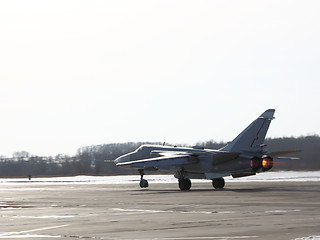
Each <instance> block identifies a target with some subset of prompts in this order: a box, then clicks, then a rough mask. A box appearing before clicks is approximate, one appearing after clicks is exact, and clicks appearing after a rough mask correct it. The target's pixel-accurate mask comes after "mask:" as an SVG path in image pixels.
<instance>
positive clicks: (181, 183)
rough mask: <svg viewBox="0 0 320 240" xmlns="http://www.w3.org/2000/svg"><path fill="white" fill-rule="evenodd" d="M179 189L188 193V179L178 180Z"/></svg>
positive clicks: (189, 185)
mask: <svg viewBox="0 0 320 240" xmlns="http://www.w3.org/2000/svg"><path fill="white" fill-rule="evenodd" d="M179 188H180V190H181V191H188V190H190V188H191V181H190V179H189V178H181V179H179Z"/></svg>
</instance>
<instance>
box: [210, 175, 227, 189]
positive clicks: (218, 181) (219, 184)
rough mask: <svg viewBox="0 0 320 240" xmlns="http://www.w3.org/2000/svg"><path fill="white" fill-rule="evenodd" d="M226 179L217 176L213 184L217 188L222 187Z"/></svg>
mask: <svg viewBox="0 0 320 240" xmlns="http://www.w3.org/2000/svg"><path fill="white" fill-rule="evenodd" d="M224 184H225V182H224V179H223V178H222V177H221V178H215V179H212V186H213V187H214V188H215V189H222V188H223V187H224Z"/></svg>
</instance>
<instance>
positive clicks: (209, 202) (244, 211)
mask: <svg viewBox="0 0 320 240" xmlns="http://www.w3.org/2000/svg"><path fill="white" fill-rule="evenodd" d="M0 196H1V199H0V239H46V240H47V239H50V238H56V239H152V240H171V239H254V240H255V239H259V240H260V239H298V238H300V239H319V237H316V236H320V182H227V184H226V188H225V189H224V190H213V189H212V186H211V183H210V182H196V183H193V185H192V189H191V191H187V192H181V191H180V190H178V187H177V184H174V183H153V184H150V188H149V189H146V190H144V189H140V188H139V187H138V185H137V184H65V183H63V182H61V183H54V184H53V183H50V184H49V183H48V184H46V183H42V184H29V183H28V182H24V183H18V184H0Z"/></svg>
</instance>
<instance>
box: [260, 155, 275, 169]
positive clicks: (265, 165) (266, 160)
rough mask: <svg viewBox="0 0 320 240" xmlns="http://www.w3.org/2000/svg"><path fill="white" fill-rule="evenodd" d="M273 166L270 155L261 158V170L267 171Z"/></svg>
mask: <svg viewBox="0 0 320 240" xmlns="http://www.w3.org/2000/svg"><path fill="white" fill-rule="evenodd" d="M272 167H273V159H272V158H270V157H266V158H263V159H262V170H263V171H268V170H270V169H271V168H272Z"/></svg>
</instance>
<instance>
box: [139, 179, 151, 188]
mask: <svg viewBox="0 0 320 240" xmlns="http://www.w3.org/2000/svg"><path fill="white" fill-rule="evenodd" d="M140 187H141V188H147V187H149V184H148V181H147V180H145V179H141V180H140Z"/></svg>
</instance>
